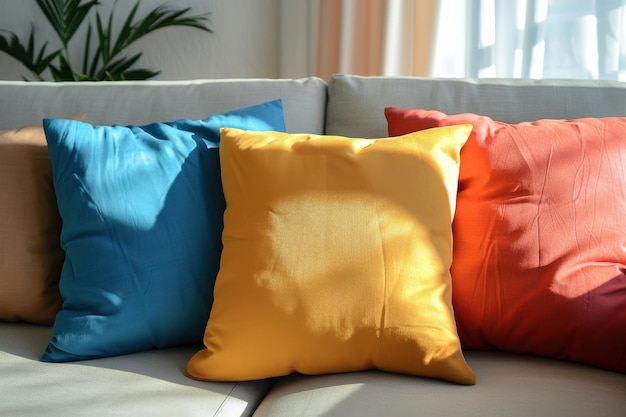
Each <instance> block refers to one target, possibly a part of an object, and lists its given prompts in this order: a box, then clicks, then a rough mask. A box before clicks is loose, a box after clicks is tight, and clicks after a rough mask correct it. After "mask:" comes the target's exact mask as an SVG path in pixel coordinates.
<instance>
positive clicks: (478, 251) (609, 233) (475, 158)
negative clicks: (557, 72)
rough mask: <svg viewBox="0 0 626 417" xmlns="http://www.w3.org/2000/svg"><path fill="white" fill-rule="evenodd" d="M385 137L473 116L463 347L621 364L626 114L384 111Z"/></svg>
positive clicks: (463, 179) (460, 289) (459, 286)
mask: <svg viewBox="0 0 626 417" xmlns="http://www.w3.org/2000/svg"><path fill="white" fill-rule="evenodd" d="M385 114H386V117H387V120H388V127H389V134H390V135H392V136H394V135H401V134H405V133H408V132H412V131H416V130H421V129H427V128H432V127H437V126H448V125H454V124H459V123H471V124H472V125H473V126H474V130H473V132H472V134H471V135H470V138H469V140H468V142H467V144H466V145H465V147H464V148H463V150H462V152H461V168H460V174H459V192H458V197H457V212H456V217H455V219H454V225H453V231H454V261H453V263H452V268H451V273H452V280H453V303H454V304H453V305H454V307H455V312H456V318H457V325H458V328H459V336H460V337H461V341H462V344H463V347H464V348H469V349H477V348H499V349H503V350H507V351H512V352H519V353H531V354H536V355H541V356H548V357H554V358H562V359H569V360H572V361H578V362H582V363H586V364H591V365H595V366H598V367H603V368H608V369H612V370H616V371H620V372H625V371H626V275H625V274H624V271H625V270H626V140H625V137H624V136H625V134H626V118H587V119H579V120H539V121H535V122H528V123H518V124H506V123H501V122H497V121H493V120H492V119H490V118H489V117H485V116H480V115H476V114H459V115H446V114H444V113H441V112H439V111H431V110H420V109H402V108H387V109H386V110H385Z"/></svg>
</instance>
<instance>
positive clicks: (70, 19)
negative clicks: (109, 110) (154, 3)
mask: <svg viewBox="0 0 626 417" xmlns="http://www.w3.org/2000/svg"><path fill="white" fill-rule="evenodd" d="M35 1H36V3H37V5H38V6H39V8H40V10H41V12H42V13H43V14H44V16H45V17H46V20H47V21H48V23H49V24H50V25H51V26H52V29H53V30H54V32H55V33H56V35H57V37H58V38H59V40H60V42H61V44H62V46H63V47H62V48H61V49H58V50H55V51H53V52H52V53H47V52H46V48H47V42H46V43H44V44H43V46H42V47H41V48H40V49H39V51H37V52H36V51H35V36H34V29H31V32H30V36H29V38H28V41H27V42H26V43H25V44H23V43H22V42H21V41H20V39H19V38H18V36H17V35H16V34H14V33H13V32H9V31H2V30H1V29H0V51H2V52H5V53H7V54H9V55H10V56H11V57H13V58H14V59H16V60H18V61H19V62H21V63H22V64H23V65H24V66H25V67H26V68H27V69H28V70H29V71H30V72H32V73H33V74H34V75H35V77H36V78H37V79H39V80H43V78H42V76H41V74H42V73H43V72H44V71H45V70H46V69H48V70H49V71H50V73H51V75H52V78H53V79H54V80H55V81H79V80H80V81H82V80H123V79H148V78H152V77H154V76H156V75H158V74H159V72H158V71H150V70H147V69H132V67H133V66H134V65H135V64H137V61H138V60H139V58H140V57H141V53H138V54H135V55H132V56H131V57H124V56H122V55H123V52H124V50H125V49H126V48H127V47H128V46H129V45H131V44H132V43H134V42H136V41H137V40H139V39H141V38H142V37H144V36H146V35H148V34H149V33H152V32H154V31H155V30H158V29H162V28H165V27H168V26H187V27H192V28H197V29H201V30H203V31H206V32H209V33H212V30H211V29H210V28H209V27H207V26H206V23H205V22H206V20H208V19H207V16H206V15H198V16H189V15H188V13H189V11H190V10H191V9H190V8H183V9H179V10H172V9H169V8H167V7H165V6H159V7H157V8H155V9H153V10H152V11H151V12H149V13H148V14H147V15H146V16H145V17H144V18H142V19H138V20H136V19H135V18H136V15H137V10H138V7H139V1H137V2H136V3H135V4H134V6H133V7H132V9H131V11H130V12H129V14H128V16H127V17H126V19H125V21H124V23H123V25H122V27H121V29H120V31H119V33H118V34H117V37H114V34H113V20H114V9H115V5H116V4H117V2H118V0H115V2H114V4H113V7H112V9H111V12H110V13H109V16H108V19H107V20H106V23H105V21H104V20H103V19H102V16H101V15H100V13H98V12H96V16H95V30H94V28H93V26H92V24H91V23H88V27H87V35H86V38H85V40H84V47H83V53H84V55H83V57H82V67H81V69H82V71H81V72H80V73H78V72H76V71H74V70H73V67H72V64H71V61H70V56H69V48H68V44H69V42H70V40H71V39H72V38H73V36H74V35H75V34H76V32H77V30H78V29H79V28H80V26H81V25H82V23H83V22H84V21H85V20H88V19H87V17H88V15H89V13H90V12H91V11H92V9H93V8H94V7H95V8H97V6H98V5H99V4H101V2H100V1H98V0H35ZM2 32H5V33H7V35H6V36H4V35H2ZM94 32H95V36H96V38H97V47H96V48H95V50H94V51H93V53H92V50H91V42H92V38H93V35H94ZM55 61H56V62H55Z"/></svg>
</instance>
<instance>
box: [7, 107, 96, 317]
mask: <svg viewBox="0 0 626 417" xmlns="http://www.w3.org/2000/svg"><path fill="white" fill-rule="evenodd" d="M71 119H77V120H84V119H85V116H84V115H80V116H74V117H71ZM60 232H61V217H60V216H59V212H58V209H57V203H56V197H55V193H54V188H53V185H52V168H51V165H50V157H49V155H48V147H47V143H46V137H45V134H44V131H43V127H42V125H41V124H34V125H30V126H25V127H21V128H18V129H14V130H9V131H4V132H0V241H1V242H2V248H1V249H0V320H1V321H26V322H31V323H37V324H52V323H53V321H54V318H55V315H56V313H57V312H58V311H59V309H60V308H61V297H60V295H59V291H58V282H59V276H60V273H61V266H62V264H63V260H64V257H65V254H64V252H63V250H62V249H61V247H60V245H59V235H60Z"/></svg>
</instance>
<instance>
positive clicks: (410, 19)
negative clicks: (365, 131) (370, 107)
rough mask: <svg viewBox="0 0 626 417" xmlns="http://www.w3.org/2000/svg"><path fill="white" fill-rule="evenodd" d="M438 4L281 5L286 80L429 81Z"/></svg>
mask: <svg viewBox="0 0 626 417" xmlns="http://www.w3.org/2000/svg"><path fill="white" fill-rule="evenodd" d="M438 3H439V1H438V0H280V12H281V17H280V21H281V39H280V51H281V53H280V56H281V63H280V76H282V77H301V76H307V75H316V76H319V77H322V78H324V79H329V78H330V76H331V75H332V74H334V73H337V72H342V73H350V74H358V75H383V74H384V75H406V74H411V75H424V76H426V75H429V72H430V68H431V58H432V50H433V47H434V37H435V33H436V30H435V28H436V19H437V6H438Z"/></svg>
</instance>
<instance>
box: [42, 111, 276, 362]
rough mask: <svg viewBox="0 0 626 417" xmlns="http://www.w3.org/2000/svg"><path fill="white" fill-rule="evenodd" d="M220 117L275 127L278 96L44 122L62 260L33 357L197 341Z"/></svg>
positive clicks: (216, 241) (213, 234)
mask: <svg viewBox="0 0 626 417" xmlns="http://www.w3.org/2000/svg"><path fill="white" fill-rule="evenodd" d="M222 127H238V128H241V129H246V130H278V131H284V130H285V124H284V119H283V107H282V102H281V101H280V100H276V101H272V102H268V103H264V104H260V105H257V106H252V107H248V108H245V109H240V110H236V111H233V112H230V113H226V114H224V115H214V116H211V117H209V118H207V119H205V120H195V121H192V120H178V121H175V122H171V123H152V124H149V125H146V126H96V127H94V126H92V125H90V124H87V123H82V122H78V121H70V120H59V119H46V120H44V130H45V133H46V138H47V140H48V148H49V152H50V158H51V161H52V171H53V181H54V186H55V191H56V194H57V200H58V205H59V212H60V213H61V218H62V219H63V228H62V232H61V246H62V247H63V249H64V250H65V251H66V258H65V263H64V265H63V270H62V273H61V280H60V284H59V287H60V291H61V296H62V297H63V308H62V310H61V311H60V312H59V313H58V315H57V316H56V319H55V322H54V326H53V335H52V338H51V340H50V342H49V344H48V347H47V349H46V351H45V352H44V354H43V357H42V361H46V362H65V361H73V360H82V359H91V358H98V357H106V356H114V355H121V354H126V353H131V352H137V351H142V350H147V349H151V348H160V347H167V346H174V345H180V344H187V343H201V342H202V336H203V335H204V329H205V326H206V322H207V318H208V315H209V311H210V309H211V306H212V303H213V285H214V282H215V277H216V275H217V271H218V267H219V259H220V254H221V250H222V244H221V234H222V229H223V219H222V217H223V214H224V208H225V202H224V195H223V191H222V184H221V178H220V167H219V155H218V152H219V149H218V148H219V138H220V128H222Z"/></svg>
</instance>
